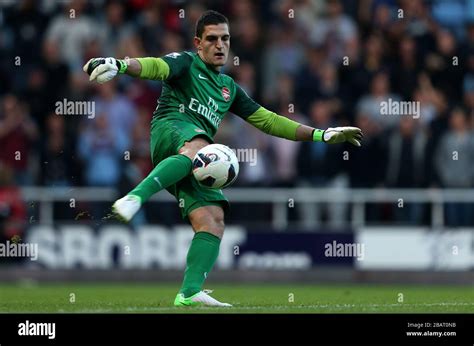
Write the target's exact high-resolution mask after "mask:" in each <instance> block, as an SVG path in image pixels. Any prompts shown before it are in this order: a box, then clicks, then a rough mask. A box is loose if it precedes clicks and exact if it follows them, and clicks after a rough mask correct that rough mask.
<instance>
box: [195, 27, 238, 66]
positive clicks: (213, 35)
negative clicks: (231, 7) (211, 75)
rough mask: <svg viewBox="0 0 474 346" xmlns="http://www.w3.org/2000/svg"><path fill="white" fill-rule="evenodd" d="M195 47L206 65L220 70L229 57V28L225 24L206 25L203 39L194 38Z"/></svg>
mask: <svg viewBox="0 0 474 346" xmlns="http://www.w3.org/2000/svg"><path fill="white" fill-rule="evenodd" d="M194 45H195V46H196V48H197V50H198V53H199V55H200V56H201V59H202V60H204V62H205V63H207V64H209V65H212V66H215V67H216V68H217V69H219V68H220V67H221V66H224V65H225V63H226V62H227V57H228V56H229V47H230V34H229V27H228V26H227V24H225V23H221V24H217V25H206V26H205V27H204V32H203V33H202V37H195V38H194Z"/></svg>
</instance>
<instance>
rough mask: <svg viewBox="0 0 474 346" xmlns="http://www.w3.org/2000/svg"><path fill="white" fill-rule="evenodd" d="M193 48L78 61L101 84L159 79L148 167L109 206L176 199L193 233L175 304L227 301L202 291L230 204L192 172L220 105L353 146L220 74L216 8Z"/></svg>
mask: <svg viewBox="0 0 474 346" xmlns="http://www.w3.org/2000/svg"><path fill="white" fill-rule="evenodd" d="M194 46H195V48H196V50H197V52H196V53H191V52H180V53H171V54H168V55H166V56H164V57H161V58H155V57H146V58H136V59H127V60H118V59H115V58H94V59H91V60H89V61H88V62H87V63H86V64H85V65H84V71H85V72H87V73H88V74H89V75H90V80H91V81H97V82H98V83H104V82H107V81H109V80H111V79H112V78H114V77H115V76H116V75H117V74H123V73H125V74H128V75H130V76H133V77H138V78H143V79H150V80H160V81H163V89H162V94H161V96H160V98H159V100H158V106H157V108H156V110H155V112H154V113H153V119H152V121H151V143H150V146H151V159H152V163H153V166H154V168H153V170H152V171H151V172H150V174H149V175H148V176H147V177H146V178H145V179H144V180H143V181H142V182H141V183H140V184H138V186H136V187H135V188H134V189H133V190H132V191H130V192H129V193H128V194H127V195H126V196H125V197H123V198H121V199H119V200H117V201H116V202H115V203H114V205H113V206H112V210H113V212H114V213H115V214H116V215H117V216H118V217H119V218H120V219H122V220H125V221H130V220H131V219H132V217H133V216H134V215H135V213H136V212H137V211H138V210H139V209H140V206H141V205H142V204H143V203H145V202H146V201H147V200H148V199H149V198H150V197H151V196H152V195H153V194H155V193H157V192H159V191H161V190H164V189H166V190H167V191H169V192H170V193H171V194H173V195H174V196H175V197H176V199H177V200H178V201H179V202H180V203H179V204H180V208H181V214H182V216H183V218H184V219H187V220H188V221H189V222H190V223H191V225H192V228H193V230H194V232H195V235H194V238H193V240H192V242H191V245H190V248H189V251H188V254H187V258H186V270H185V273H184V280H183V283H182V287H181V289H180V291H179V293H178V294H177V296H176V299H175V301H174V305H176V306H190V305H208V306H230V304H226V303H221V302H219V301H217V300H216V299H214V298H212V297H211V296H210V295H209V294H208V293H207V292H205V291H203V290H202V286H203V283H204V280H205V279H206V278H207V276H208V274H209V273H210V271H211V270H212V267H213V266H214V263H215V261H216V259H217V257H218V253H219V244H220V241H221V239H222V236H223V234H224V211H225V210H226V209H227V208H228V206H229V204H228V201H227V199H226V198H225V197H224V195H223V194H222V191H221V190H217V189H206V188H203V187H201V186H200V185H199V184H198V182H197V181H196V180H195V179H194V177H193V176H192V174H191V172H192V159H193V158H194V156H195V154H196V152H197V151H198V150H199V149H201V148H203V147H204V146H206V145H208V144H210V143H213V137H214V135H215V133H216V131H217V129H218V127H219V124H220V122H221V121H222V119H223V118H224V116H225V114H226V113H227V112H232V113H234V114H236V115H238V116H240V117H241V118H243V119H244V120H245V121H247V122H249V123H250V124H252V125H253V126H255V127H256V128H258V129H260V130H261V131H263V132H265V133H267V134H270V135H272V136H277V137H282V138H286V139H289V140H293V141H322V142H326V143H342V142H346V141H347V142H350V143H352V144H354V145H356V146H360V140H361V139H362V133H361V131H360V129H358V128H356V127H336V128H329V129H326V130H320V129H315V128H312V127H309V126H305V125H302V124H299V123H297V122H295V121H292V120H290V119H288V118H286V117H283V116H280V115H278V114H275V113H273V112H271V111H269V110H267V109H265V108H264V107H262V106H260V105H259V104H257V103H256V102H255V101H253V100H252V99H251V98H250V97H248V96H247V94H246V93H245V92H244V91H243V90H242V89H241V88H240V87H239V85H237V84H236V83H235V82H234V80H233V79H232V78H231V77H229V76H227V75H225V74H222V73H220V69H221V67H222V66H223V65H224V64H225V63H226V61H227V57H228V54H229V47H230V34H229V24H228V20H227V18H226V17H225V16H223V15H222V14H220V13H218V12H215V11H207V12H205V13H204V14H203V15H202V16H201V17H200V18H199V20H198V21H197V24H196V36H195V37H194Z"/></svg>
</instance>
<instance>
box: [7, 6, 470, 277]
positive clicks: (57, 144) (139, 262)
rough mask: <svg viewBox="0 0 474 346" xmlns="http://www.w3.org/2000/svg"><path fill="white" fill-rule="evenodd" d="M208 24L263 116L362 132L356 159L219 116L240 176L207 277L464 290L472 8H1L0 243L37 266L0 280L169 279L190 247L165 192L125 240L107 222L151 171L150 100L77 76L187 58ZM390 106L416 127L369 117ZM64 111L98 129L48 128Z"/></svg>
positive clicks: (129, 83) (121, 84)
mask: <svg viewBox="0 0 474 346" xmlns="http://www.w3.org/2000/svg"><path fill="white" fill-rule="evenodd" d="M207 9H214V10H217V11H220V12H222V13H223V14H225V15H226V16H227V17H228V18H229V21H230V33H231V37H232V38H231V54H230V57H229V61H228V64H227V65H226V66H225V68H224V69H223V72H224V73H226V74H229V75H230V76H232V77H233V78H234V80H235V81H236V82H237V83H238V84H239V85H240V86H242V88H243V89H244V90H245V91H246V92H247V93H248V94H249V95H250V96H251V97H252V98H254V99H255V100H256V101H257V102H259V103H260V104H262V105H263V106H265V107H266V108H268V109H271V110H273V111H275V112H277V113H279V114H282V115H285V116H287V117H289V118H292V119H295V120H297V121H299V122H302V123H304V124H307V125H310V126H313V127H316V128H321V129H325V128H327V127H335V126H349V125H352V126H358V127H360V128H361V129H362V130H363V132H364V140H363V146H362V147H361V148H355V147H350V146H349V145H331V146H329V145H325V144H323V143H297V142H290V141H286V140H282V139H278V138H273V137H270V136H268V135H265V134H263V133H261V132H259V131H258V130H256V129H254V128H252V127H251V126H249V125H248V124H246V123H245V122H244V121H242V120H241V119H240V118H238V117H236V116H234V115H231V114H229V115H227V117H226V119H225V120H224V121H223V122H222V125H221V127H220V129H219V131H218V134H217V136H216V142H218V143H223V144H226V145H228V146H230V147H231V148H233V149H236V150H240V151H241V153H242V154H245V155H253V156H252V157H253V158H254V160H250V159H249V158H250V156H248V157H247V160H245V159H244V160H243V162H241V173H240V176H239V178H238V180H237V182H236V184H235V185H234V186H233V187H232V188H229V189H227V190H226V191H225V193H226V195H227V196H228V198H229V200H230V201H231V211H230V213H229V215H227V217H226V221H227V225H228V230H227V231H226V232H227V235H226V236H225V237H224V242H223V246H222V248H221V258H220V260H219V261H220V262H219V267H220V268H221V269H222V270H221V271H220V272H221V274H217V276H216V277H217V278H219V275H223V277H226V276H225V275H226V274H225V271H226V270H228V271H233V270H236V271H238V272H239V273H241V274H239V275H240V276H238V277H239V278H244V279H245V278H246V279H249V280H251V279H252V277H251V276H249V275H247V276H246V274H245V273H246V271H251V270H261V271H263V273H264V274H263V275H267V276H268V278H270V279H272V280H279V279H297V278H300V279H302V280H308V279H311V278H316V279H318V280H336V281H346V280H356V281H357V280H358V281H364V280H365V281H370V280H374V281H376V282H381V281H387V280H395V281H396V280H402V281H410V280H411V281H423V282H431V281H433V282H434V281H442V282H457V281H460V282H466V281H467V282H470V283H473V282H474V275H473V269H474V230H473V228H472V226H473V224H474V208H473V206H474V195H473V194H472V188H473V186H474V137H473V136H472V131H473V127H474V0H432V1H422V0H398V1H397V0H360V1H356V0H346V1H343V0H313V1H311V0H301V1H297V0H294V1H285V0H283V1H279V0H275V1H268V0H267V1H265V0H263V1H248V0H239V1H237V0H236V1H205V0H202V1H197V0H196V1H179V0H176V1H172V0H168V1H166V0H162V1H152V0H128V1H126V0H124V1H105V0H104V1H101V0H98V1H85V0H72V1H53V0H42V1H35V0H23V1H13V0H0V238H1V240H2V241H3V242H5V241H6V240H10V239H13V237H15V236H16V237H19V238H21V239H22V241H23V242H31V243H35V244H39V258H38V260H37V261H35V262H32V261H19V260H18V259H14V258H10V259H7V261H6V262H8V263H9V265H3V266H1V269H2V273H3V274H2V276H1V277H3V278H5V279H18V278H24V277H29V276H31V277H37V278H49V277H51V278H54V277H55V276H54V275H55V274H54V273H55V271H50V270H49V269H65V270H74V269H80V270H77V271H76V274H77V275H87V271H84V270H81V269H84V268H88V269H91V270H93V269H120V270H122V269H131V268H141V269H154V270H155V271H154V273H159V274H156V276H153V275H150V273H147V274H144V275H143V277H144V278H145V277H146V278H153V277H154V278H156V277H160V278H164V277H166V276H163V275H165V274H166V273H171V272H172V271H173V270H177V271H178V272H179V275H181V274H180V273H181V272H180V270H182V268H183V267H184V258H185V255H186V250H187V246H188V244H189V241H190V239H191V237H192V232H191V231H190V227H189V226H188V225H187V224H185V223H184V221H183V220H182V219H181V218H180V214H179V208H178V205H177V203H176V201H174V199H173V198H172V197H171V196H169V195H167V193H166V192H162V193H160V194H159V195H157V196H155V197H154V199H153V200H152V201H150V202H149V203H148V204H147V205H146V206H145V207H144V208H143V210H142V212H141V213H140V214H139V215H138V216H137V217H136V218H135V219H134V221H133V223H132V224H131V225H120V224H116V223H113V222H112V221H110V220H107V219H106V216H107V214H108V213H109V211H110V206H111V204H112V203H113V201H114V200H115V199H116V198H118V197H120V196H122V195H123V194H124V193H126V192H128V191H129V190H130V189H131V188H132V187H133V186H134V185H135V184H136V183H137V182H139V181H140V180H141V179H142V178H143V177H145V176H146V175H147V174H148V172H149V171H150V169H151V168H152V167H151V162H150V150H149V123H150V120H151V117H152V112H153V111H154V109H155V107H156V100H157V98H158V97H159V96H160V92H161V83H160V82H158V81H145V80H138V79H133V78H130V77H128V76H120V77H119V78H116V79H115V80H113V81H111V82H109V83H106V84H103V85H97V84H95V83H90V82H89V81H88V76H87V75H86V74H85V73H84V72H83V71H82V66H83V65H84V63H85V62H87V60H88V59H90V58H92V57H100V56H102V57H107V56H113V57H117V58H124V57H127V56H128V57H143V56H156V57H158V56H162V55H165V54H168V53H170V52H176V51H183V50H193V46H192V42H193V41H192V39H193V36H194V29H195V27H194V25H195V22H196V20H197V19H198V18H199V16H200V15H201V13H202V12H203V11H205V10H207ZM389 100H391V101H393V102H395V103H397V102H398V103H399V102H401V101H410V102H414V103H413V104H414V105H417V107H419V113H417V114H415V113H410V114H405V115H398V114H392V115H387V114H382V113H381V103H382V102H389ZM63 101H64V102H69V101H73V102H83V101H87V102H90V103H89V104H93V105H94V107H95V116H94V117H88V116H86V115H84V114H73V113H74V112H73V113H71V114H58V111H57V103H58V102H60V103H62V102H63ZM59 113H60V112H59ZM104 218H105V219H104ZM17 239H18V238H17ZM334 242H336V243H337V244H349V245H350V244H364V245H365V253H364V258H356V256H354V255H352V256H348V255H347V254H345V255H343V256H330V255H328V254H327V253H326V252H325V249H326V245H327V244H334ZM127 247H128V249H129V250H130V249H136V250H137V251H133V250H132V251H129V253H128V254H127V251H123V249H124V248H125V249H126V248H127ZM359 257H360V256H359ZM18 267H21V268H22V270H21V271H19V270H18ZM12 268H15V270H12ZM38 269H48V270H47V271H44V270H38ZM384 271H391V272H396V273H399V274H400V275H398V276H397V275H395V276H394V275H386V273H385V274H384ZM38 273H40V274H38ZM61 273H62V274H61V275H63V276H60V278H61V277H64V275H65V274H64V273H63V272H61ZM163 273H165V274H163ZM218 273H219V272H218ZM467 274H469V275H467ZM100 275H102V274H100ZM137 275H138V274H137ZM179 275H178V276H177V277H180V276H179ZM101 277H102V276H101ZM118 277H121V278H126V276H125V275H123V276H120V275H119V276H118ZM235 277H236V276H234V278H235ZM262 277H263V278H265V276H260V277H258V279H260V280H261V279H262ZM226 278H227V277H226ZM229 278H230V276H229Z"/></svg>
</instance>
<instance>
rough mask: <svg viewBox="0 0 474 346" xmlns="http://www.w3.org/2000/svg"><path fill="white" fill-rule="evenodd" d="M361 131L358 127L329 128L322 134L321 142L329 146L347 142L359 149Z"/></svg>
mask: <svg viewBox="0 0 474 346" xmlns="http://www.w3.org/2000/svg"><path fill="white" fill-rule="evenodd" d="M362 137H363V135H362V131H361V129H359V128H358V127H351V126H345V127H330V128H328V129H327V130H326V131H324V133H323V142H326V143H329V144H336V143H343V142H349V143H351V144H354V145H355V146H358V147H360V141H361V140H362Z"/></svg>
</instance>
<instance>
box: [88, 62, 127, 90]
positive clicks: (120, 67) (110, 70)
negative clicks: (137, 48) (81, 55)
mask: <svg viewBox="0 0 474 346" xmlns="http://www.w3.org/2000/svg"><path fill="white" fill-rule="evenodd" d="M82 69H83V70H84V72H86V73H87V74H88V75H89V76H90V77H89V80H90V81H91V82H92V81H93V80H96V81H97V83H100V84H102V83H105V82H108V81H109V80H111V79H112V78H114V77H115V76H116V75H117V73H125V71H126V70H127V62H126V61H125V60H119V59H115V58H92V59H90V60H89V61H88V62H87V63H86V64H85V65H84V67H83V68H82Z"/></svg>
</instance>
